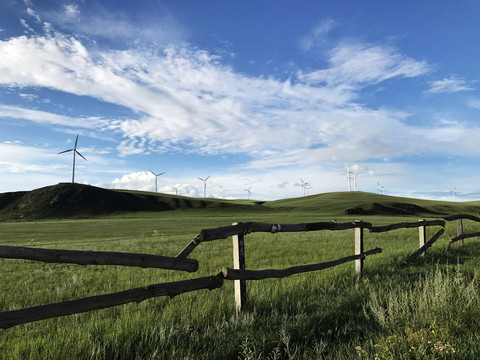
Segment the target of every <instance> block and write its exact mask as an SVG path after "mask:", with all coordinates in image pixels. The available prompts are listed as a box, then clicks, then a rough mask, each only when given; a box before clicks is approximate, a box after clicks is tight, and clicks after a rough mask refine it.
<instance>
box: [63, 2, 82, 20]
mask: <svg viewBox="0 0 480 360" xmlns="http://www.w3.org/2000/svg"><path fill="white" fill-rule="evenodd" d="M63 8H64V10H65V15H66V16H67V17H75V16H78V15H79V14H80V10H79V9H78V5H72V4H69V5H64V6H63Z"/></svg>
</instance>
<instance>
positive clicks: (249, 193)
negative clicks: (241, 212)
mask: <svg viewBox="0 0 480 360" xmlns="http://www.w3.org/2000/svg"><path fill="white" fill-rule="evenodd" d="M251 188H252V187H251V186H249V187H248V189H245V191H246V192H248V200H250V195H252V192H251V191H250V189H251Z"/></svg>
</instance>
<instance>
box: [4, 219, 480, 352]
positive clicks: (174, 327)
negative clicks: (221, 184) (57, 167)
mask: <svg viewBox="0 0 480 360" xmlns="http://www.w3.org/2000/svg"><path fill="white" fill-rule="evenodd" d="M296 216H297V217H296ZM324 220H329V219H318V218H316V217H315V216H314V215H308V214H297V215H292V214H288V213H285V214H282V213H278V214H275V217H273V215H268V214H265V215H262V214H256V215H253V216H252V215H248V214H225V213H210V214H209V216H201V213H200V212H198V211H197V212H184V213H182V212H176V213H170V214H169V213H165V214H162V216H158V215H153V214H151V215H148V216H143V217H137V218H133V217H132V218H114V217H112V218H108V219H94V220H75V221H44V222H33V223H1V224H0V232H1V233H2V243H4V244H7V245H13V244H16V245H22V246H39V247H49V248H55V247H58V248H64V249H80V250H105V251H108V250H109V251H131V252H142V253H151V254H160V255H170V256H174V255H176V254H177V253H178V252H179V251H180V250H181V249H182V248H183V246H185V245H186V244H187V243H188V242H189V241H190V240H191V239H192V238H193V237H194V236H195V235H196V234H197V233H198V232H199V230H200V229H202V228H208V227H215V226H225V225H228V224H230V223H232V222H233V221H266V222H272V223H276V222H279V223H286V222H288V223H294V222H306V221H324ZM338 220H339V221H344V220H345V221H351V220H352V219H348V218H346V219H338ZM365 220H366V221H371V222H373V223H375V224H385V223H389V222H390V223H394V222H400V221H405V220H408V219H398V218H394V219H391V218H390V219H388V218H377V217H374V218H371V219H365ZM410 220H411V221H412V219H410ZM415 220H417V219H413V221H415ZM475 226H478V225H475V224H470V223H466V224H465V231H466V232H469V231H472V232H473V231H478V229H475ZM436 230H437V229H428V233H429V234H428V235H429V236H431V235H433V233H434V232H435V231H436ZM453 235H455V228H454V223H452V224H448V226H447V229H446V235H445V236H444V237H442V239H441V240H439V241H438V243H437V244H435V245H434V247H433V248H432V249H429V251H428V253H427V255H426V256H425V257H423V258H421V259H418V260H417V261H416V262H415V263H414V265H412V266H410V267H409V268H406V269H402V270H399V268H398V266H399V264H400V263H401V262H402V261H403V260H405V258H406V257H407V256H408V255H409V254H411V253H412V252H413V251H414V250H415V249H416V248H417V247H418V230H417V229H406V230H396V231H392V232H389V233H386V234H370V233H366V235H365V249H370V248H373V247H377V246H378V247H381V248H383V253H382V254H379V255H375V256H371V257H369V258H367V260H366V264H365V269H366V272H365V274H364V276H363V277H362V278H361V279H357V278H356V277H355V276H354V271H353V263H348V264H344V265H341V266H339V267H336V268H332V269H329V270H325V271H321V272H316V273H310V274H302V275H295V276H292V277H289V278H286V279H282V280H278V279H271V280H265V281H256V282H255V281H250V282H248V285H247V297H248V305H247V309H246V311H245V312H244V313H243V314H241V315H240V316H236V315H235V314H234V304H233V283H231V282H226V283H225V285H224V286H223V287H222V288H221V289H217V290H213V291H208V290H202V291H198V292H194V293H189V294H184V295H180V296H178V297H175V298H173V299H169V298H157V299H150V300H146V301H143V302H141V303H139V304H128V305H124V306H119V307H115V308H111V309H105V310H100V311H95V312H90V313H85V314H78V315H73V316H68V317H62V318H57V319H50V320H45V321H40V322H36V323H31V324H25V325H22V326H18V327H15V328H12V329H9V330H5V331H0V358H5V359H38V358H42V359H43V358H45V359H46V358H48V359H238V358H240V359H302V358H305V359H312V358H313V359H314V358H317V359H323V358H325V359H351V358H355V357H357V358H358V357H359V356H360V357H363V358H375V357H376V358H378V359H401V358H405V359H423V358H425V359H426V358H428V359H432V358H436V359H440V358H458V359H468V358H475V357H478V354H480V345H479V344H480V341H479V340H480V332H479V330H480V324H479V322H478V320H477V319H480V316H479V315H480V314H479V312H480V306H479V305H480V304H479V303H478V302H479V300H478V299H479V295H480V294H479V293H478V292H479V291H480V290H478V283H477V281H478V280H477V278H478V275H479V274H480V265H479V264H480V263H479V261H478V260H477V259H478V256H479V255H480V247H479V246H478V242H477V240H475V239H470V240H466V245H465V246H464V247H463V248H459V247H453V248H452V249H451V251H450V252H449V253H448V254H446V255H445V254H444V252H443V249H444V246H445V243H446V241H447V239H449V238H451V237H452V236H453ZM231 251H232V250H231V240H230V239H225V240H219V241H215V242H209V243H204V244H201V245H200V246H199V247H198V248H197V249H196V250H195V251H194V253H193V254H192V256H191V257H192V258H196V259H198V260H199V263H200V269H199V271H198V272H197V273H194V274H187V273H178V272H171V271H170V272H169V271H163V270H156V269H134V268H123V267H116V266H111V267H107V266H86V267H80V266H76V265H61V264H44V263H38V262H28V261H21V260H10V259H0V272H1V274H2V278H1V279H2V280H1V281H0V292H1V293H2V297H1V298H0V309H1V310H11V309H17V308H23V307H27V306H35V305H39V304H44V303H51V302H57V301H63V300H70V299H75V298H79V297H84V296H92V295H98V294H103V293H109V292H113V291H120V290H125V289H128V288H133V287H139V286H143V285H148V284H154V283H161V282H166V281H174V280H180V279H190V278H195V277H200V276H205V275H212V274H216V273H218V272H219V271H220V269H221V267H222V266H225V265H226V266H231V263H232V254H231ZM351 254H353V231H339V232H325V231H324V232H316V233H298V234H275V235H271V234H251V235H248V236H247V242H246V262H247V268H248V269H265V268H285V267H288V266H294V265H301V264H308V263H316V262H322V261H328V260H333V259H337V258H340V257H342V256H348V255H351Z"/></svg>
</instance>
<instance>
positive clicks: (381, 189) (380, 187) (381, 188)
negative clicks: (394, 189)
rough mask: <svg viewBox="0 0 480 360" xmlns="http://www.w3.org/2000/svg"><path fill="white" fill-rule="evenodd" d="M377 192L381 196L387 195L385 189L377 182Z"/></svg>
mask: <svg viewBox="0 0 480 360" xmlns="http://www.w3.org/2000/svg"><path fill="white" fill-rule="evenodd" d="M377 191H378V193H379V194H384V193H385V187H383V186H382V185H380V183H379V182H378V181H377Z"/></svg>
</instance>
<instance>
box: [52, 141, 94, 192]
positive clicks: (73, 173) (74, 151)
mask: <svg viewBox="0 0 480 360" xmlns="http://www.w3.org/2000/svg"><path fill="white" fill-rule="evenodd" d="M77 143H78V134H77V138H76V139H75V145H74V146H73V149H68V150H65V151H61V152H59V154H63V153H66V152H69V151H73V170H72V184H73V183H74V182H75V154H78V155H80V156H81V157H82V158H83V159H84V160H85V161H87V159H85V157H84V156H83V155H82V154H80V153H79V152H78V150H77Z"/></svg>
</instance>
